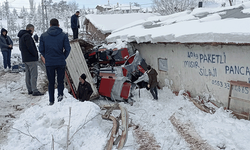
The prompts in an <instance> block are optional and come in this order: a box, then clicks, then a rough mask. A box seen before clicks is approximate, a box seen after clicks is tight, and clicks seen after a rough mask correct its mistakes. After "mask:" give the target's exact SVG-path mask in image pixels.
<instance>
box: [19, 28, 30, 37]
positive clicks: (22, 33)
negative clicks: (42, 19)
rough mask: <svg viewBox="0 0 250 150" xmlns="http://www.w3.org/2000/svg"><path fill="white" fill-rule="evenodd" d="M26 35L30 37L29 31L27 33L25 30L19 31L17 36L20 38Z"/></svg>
mask: <svg viewBox="0 0 250 150" xmlns="http://www.w3.org/2000/svg"><path fill="white" fill-rule="evenodd" d="M26 33H29V34H30V35H32V34H31V31H30V30H29V31H27V30H20V31H19V32H18V34H17V36H18V37H19V38H20V37H22V36H23V35H24V34H26Z"/></svg>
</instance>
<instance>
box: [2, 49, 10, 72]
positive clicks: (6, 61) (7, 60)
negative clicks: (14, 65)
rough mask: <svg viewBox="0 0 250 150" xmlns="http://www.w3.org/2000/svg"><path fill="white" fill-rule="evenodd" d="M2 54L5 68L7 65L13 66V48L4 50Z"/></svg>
mask: <svg viewBox="0 0 250 150" xmlns="http://www.w3.org/2000/svg"><path fill="white" fill-rule="evenodd" d="M2 54H3V66H4V69H6V68H7V66H8V67H9V68H11V64H10V58H11V50H7V51H2Z"/></svg>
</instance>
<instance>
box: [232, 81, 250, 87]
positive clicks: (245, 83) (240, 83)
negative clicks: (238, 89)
mask: <svg viewBox="0 0 250 150" xmlns="http://www.w3.org/2000/svg"><path fill="white" fill-rule="evenodd" d="M228 82H229V83H230V84H231V85H235V86H243V87H249V88H250V83H247V82H244V81H228Z"/></svg>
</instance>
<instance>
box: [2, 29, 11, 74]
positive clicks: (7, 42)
mask: <svg viewBox="0 0 250 150" xmlns="http://www.w3.org/2000/svg"><path fill="white" fill-rule="evenodd" d="M7 33H8V31H7V30H6V29H4V28H2V30H1V36H0V48H1V51H2V54H3V65H4V71H5V72H6V71H7V66H8V67H9V69H11V63H10V58H11V50H12V48H13V42H12V40H11V39H10V37H9V36H7Z"/></svg>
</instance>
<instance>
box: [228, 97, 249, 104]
mask: <svg viewBox="0 0 250 150" xmlns="http://www.w3.org/2000/svg"><path fill="white" fill-rule="evenodd" d="M230 99H235V100H240V101H244V102H246V103H250V101H248V100H245V99H242V98H237V97H230Z"/></svg>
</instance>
